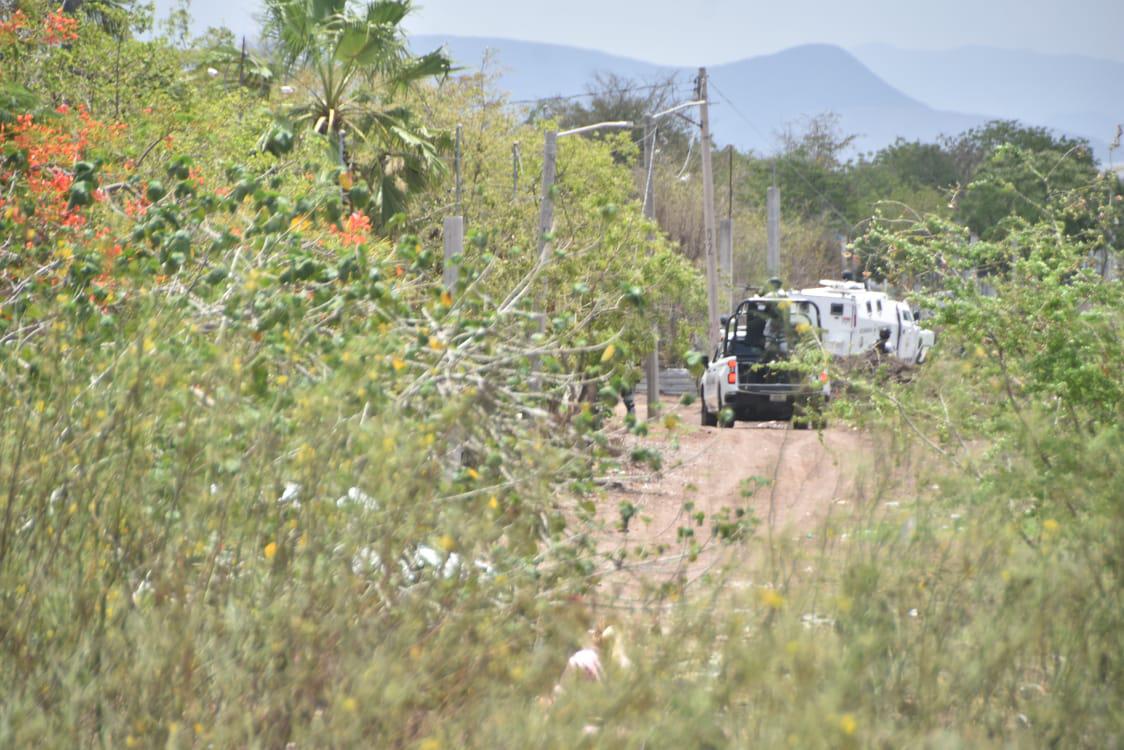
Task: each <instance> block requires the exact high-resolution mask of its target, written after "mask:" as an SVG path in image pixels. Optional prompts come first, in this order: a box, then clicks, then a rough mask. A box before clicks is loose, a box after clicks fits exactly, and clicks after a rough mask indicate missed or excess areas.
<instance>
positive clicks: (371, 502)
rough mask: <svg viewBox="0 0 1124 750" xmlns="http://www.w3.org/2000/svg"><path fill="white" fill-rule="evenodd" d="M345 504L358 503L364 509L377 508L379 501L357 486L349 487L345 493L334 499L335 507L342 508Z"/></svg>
mask: <svg viewBox="0 0 1124 750" xmlns="http://www.w3.org/2000/svg"><path fill="white" fill-rule="evenodd" d="M345 505H359V506H361V507H362V508H363V509H364V510H378V509H379V501H378V500H375V498H373V497H371V496H370V495H368V494H367V493H366V492H364V491H363V490H361V489H359V488H358V487H351V488H350V489H348V491H347V494H346V495H343V496H341V497H340V498H339V499H338V500H336V507H337V508H342V507H344V506H345Z"/></svg>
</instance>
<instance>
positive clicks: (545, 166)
mask: <svg viewBox="0 0 1124 750" xmlns="http://www.w3.org/2000/svg"><path fill="white" fill-rule="evenodd" d="M557 170H558V131H556V130H548V131H547V132H546V134H545V136H544V137H543V148H542V206H541V207H540V208H539V262H540V263H545V262H546V257H547V255H546V254H547V253H548V252H549V251H550V230H551V229H552V228H553V226H554V178H555V177H556V176H557Z"/></svg>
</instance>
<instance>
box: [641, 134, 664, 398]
mask: <svg viewBox="0 0 1124 750" xmlns="http://www.w3.org/2000/svg"><path fill="white" fill-rule="evenodd" d="M655 160H656V127H655V125H654V124H653V123H652V121H651V120H649V121H648V122H647V123H645V125H644V216H646V217H647V218H649V219H652V220H653V221H655V218H656V205H655V184H654V183H655V181H654V180H653V172H654V169H655ZM652 240H653V238H652V237H651V236H649V237H648V241H649V242H651V241H652ZM644 377H645V379H646V380H647V382H648V393H647V396H648V419H655V418H656V417H658V416H659V414H660V327H659V323H658V322H656V321H653V323H652V351H651V352H650V353H649V354H648V361H647V362H646V363H645V367H644Z"/></svg>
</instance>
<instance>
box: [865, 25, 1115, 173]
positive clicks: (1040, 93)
mask: <svg viewBox="0 0 1124 750" xmlns="http://www.w3.org/2000/svg"><path fill="white" fill-rule="evenodd" d="M854 53H855V56H856V57H858V59H859V60H861V61H862V62H863V63H864V64H865V65H866V66H867V67H868V68H870V69H871V70H872V71H873V72H874V73H875V74H877V75H878V76H880V77H881V78H883V79H884V80H886V81H887V82H888V83H890V84H891V85H893V86H896V87H898V88H900V89H903V90H905V91H909V92H910V93H911V94H912V95H914V96H916V97H918V98H920V99H922V100H924V101H925V102H927V103H929V104H931V105H932V106H934V107H938V108H942V109H953V110H962V111H968V112H987V113H989V114H991V115H994V116H996V117H1003V118H1009V119H1017V120H1021V121H1023V122H1028V123H1034V124H1036V125H1045V126H1047V127H1051V128H1056V129H1058V130H1062V131H1065V132H1069V133H1072V134H1075V135H1080V136H1083V137H1086V138H1088V139H1089V140H1090V141H1091V142H1093V145H1094V146H1095V147H1096V148H1097V151H1098V152H1099V154H1100V155H1101V156H1102V157H1105V156H1107V146H1106V144H1107V142H1108V141H1110V140H1111V139H1112V136H1113V134H1114V133H1115V132H1116V125H1117V123H1124V63H1121V62H1115V61H1111V60H1100V59H1097V58H1092V57H1083V56H1080V55H1047V54H1041V53H1037V52H1027V51H1024V50H1005V49H995V48H991V47H960V48H957V49H950V50H903V49H898V48H896V47H892V46H890V45H885V44H870V45H864V46H862V47H857V48H855V50H854ZM1116 156H1117V158H1119V157H1120V154H1119V153H1118V154H1117V155H1116Z"/></svg>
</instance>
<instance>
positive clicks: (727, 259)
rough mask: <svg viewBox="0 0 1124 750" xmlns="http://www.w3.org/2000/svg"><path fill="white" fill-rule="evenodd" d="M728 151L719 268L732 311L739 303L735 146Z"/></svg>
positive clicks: (725, 305) (722, 285) (720, 225)
mask: <svg viewBox="0 0 1124 750" xmlns="http://www.w3.org/2000/svg"><path fill="white" fill-rule="evenodd" d="M726 153H727V154H728V155H729V185H728V187H727V193H726V218H725V219H722V220H721V221H719V222H718V269H719V275H720V276H721V289H722V294H721V297H722V301H723V306H724V307H725V308H726V309H727V310H730V311H732V310H733V309H734V305H735V304H736V303H737V299H736V298H735V296H734V147H733V146H727V147H726ZM727 295H729V296H728V297H727Z"/></svg>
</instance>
